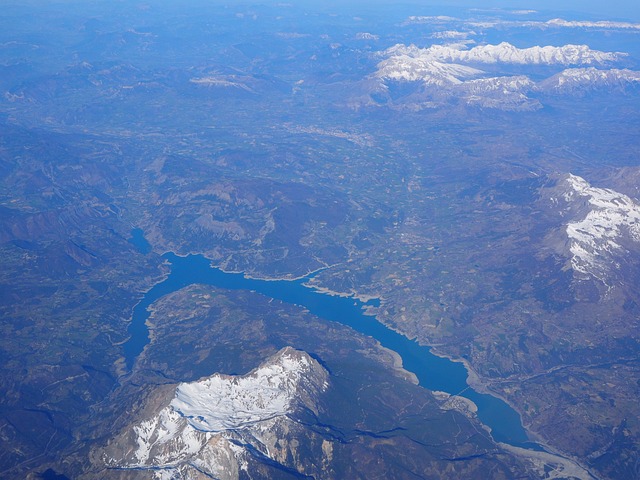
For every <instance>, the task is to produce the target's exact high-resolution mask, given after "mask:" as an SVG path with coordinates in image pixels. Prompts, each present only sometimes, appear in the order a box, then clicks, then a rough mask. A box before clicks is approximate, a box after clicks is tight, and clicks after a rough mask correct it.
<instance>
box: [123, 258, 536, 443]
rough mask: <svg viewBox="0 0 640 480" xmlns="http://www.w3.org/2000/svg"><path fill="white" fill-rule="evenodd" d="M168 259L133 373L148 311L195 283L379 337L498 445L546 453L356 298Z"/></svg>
mask: <svg viewBox="0 0 640 480" xmlns="http://www.w3.org/2000/svg"><path fill="white" fill-rule="evenodd" d="M165 258H166V259H167V260H168V261H169V262H170V263H171V273H170V274H169V276H168V277H167V279H166V280H164V281H163V282H161V283H159V284H157V285H155V286H154V287H153V288H151V290H149V291H148V292H147V293H146V294H145V296H144V297H143V299H142V300H141V301H140V303H138V305H136V307H135V308H134V311H133V319H132V322H131V325H130V328H129V333H130V334H131V338H130V340H129V341H128V342H127V343H125V344H124V353H125V358H126V363H127V367H128V368H129V370H130V369H131V368H132V367H133V364H134V363H135V360H136V358H137V357H138V355H139V354H140V353H141V352H142V350H143V348H144V347H145V345H147V344H148V343H149V332H148V329H147V326H146V324H145V321H146V320H147V318H148V317H149V312H148V310H147V307H149V305H151V304H152V303H153V302H154V301H156V300H158V299H159V298H161V297H163V296H164V295H167V294H169V293H171V292H174V291H176V290H179V289H181V288H183V287H186V286H187V285H191V284H195V283H200V284H207V285H213V286H216V287H219V288H225V289H231V290H252V291H255V292H258V293H260V294H262V295H265V296H268V297H271V298H275V299H278V300H281V301H283V302H286V303H290V304H294V305H300V306H304V307H305V308H307V309H308V310H309V311H310V312H311V313H313V314H314V315H316V316H318V317H320V318H323V319H325V320H329V321H333V322H338V323H341V324H343V325H347V326H349V327H352V328H353V329H354V330H357V331H358V332H360V333H363V334H365V335H368V336H371V337H373V338H375V339H376V340H378V341H379V342H380V343H381V344H382V345H383V346H384V347H386V348H389V349H391V350H393V351H395V352H397V353H398V354H399V355H400V356H401V357H402V361H403V365H404V368H405V369H407V370H409V371H411V372H413V373H415V374H416V376H417V377H418V380H419V382H420V385H421V386H423V387H425V388H428V389H429V390H440V391H443V392H447V393H450V394H455V395H461V396H464V397H466V398H469V399H470V400H472V401H473V402H474V403H475V404H476V405H477V406H478V417H479V418H480V420H481V421H482V422H483V423H484V424H485V425H488V426H489V427H491V430H492V435H493V437H494V439H495V440H497V441H499V442H505V443H509V444H511V445H516V446H521V447H526V448H533V449H541V447H540V446H539V445H537V444H535V443H533V442H530V441H529V438H528V436H527V434H526V432H525V430H524V428H523V427H522V423H521V420H520V416H519V415H518V413H517V412H516V411H515V410H513V409H512V408H511V407H510V406H509V405H507V404H506V403H505V402H504V401H502V400H500V399H499V398H496V397H493V396H491V395H487V394H482V393H478V392H476V391H475V390H473V389H472V388H470V387H469V386H468V385H467V382H466V380H467V371H466V369H465V368H464V366H463V365H462V364H461V363H458V362H452V361H451V360H448V359H446V358H442V357H438V356H436V355H434V354H432V353H431V351H430V349H429V348H428V347H424V346H420V345H419V344H418V343H417V342H415V341H413V340H409V339H408V338H407V337H404V336H402V335H400V334H398V333H396V332H394V331H393V330H391V329H389V328H387V327H386V326H384V325H383V324H381V323H380V322H378V321H377V320H376V318H375V317H373V316H370V315H365V313H364V307H365V305H366V304H365V303H363V302H361V301H359V300H357V299H354V298H347V297H338V296H332V295H327V294H323V293H320V292H318V291H316V290H314V289H313V288H309V287H307V286H305V285H304V282H305V280H306V279H303V280H295V281H287V280H275V281H273V280H256V279H250V278H246V277H245V276H244V275H243V274H241V273H225V272H223V271H222V270H220V269H217V268H212V267H211V266H210V263H209V261H208V260H207V259H206V258H204V257H203V256H201V255H189V256H187V257H178V256H176V255H174V254H173V253H168V254H166V255H165Z"/></svg>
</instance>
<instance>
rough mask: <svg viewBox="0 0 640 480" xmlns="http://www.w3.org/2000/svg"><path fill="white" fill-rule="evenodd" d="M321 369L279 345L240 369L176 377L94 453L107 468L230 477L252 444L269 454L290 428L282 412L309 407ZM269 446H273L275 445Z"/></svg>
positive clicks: (321, 383) (322, 384) (323, 382)
mask: <svg viewBox="0 0 640 480" xmlns="http://www.w3.org/2000/svg"><path fill="white" fill-rule="evenodd" d="M327 381H328V373H327V371H326V370H325V369H324V368H323V367H322V366H321V365H320V364H319V363H318V362H316V361H315V360H314V359H312V358H311V357H310V356H309V355H307V354H306V353H304V352H301V351H298V350H295V349H293V348H291V347H286V348H284V349H282V350H280V351H279V352H278V353H277V354H275V355H274V356H273V357H271V358H270V359H268V360H267V361H266V362H265V363H263V364H262V365H261V366H260V367H258V368H257V369H255V370H253V371H252V372H250V373H248V374H246V375H243V376H228V375H221V374H215V375H213V376H211V377H209V378H205V379H203V380H199V381H196V382H192V383H183V384H180V385H179V386H178V387H177V389H176V391H175V396H174V398H173V399H172V400H171V402H170V403H169V405H167V406H165V407H164V408H162V409H161V410H160V411H159V412H158V413H157V414H155V415H154V416H152V417H151V418H148V419H146V420H144V421H142V422H140V423H138V424H137V425H135V426H133V427H132V428H131V429H128V430H127V431H125V432H123V433H122V434H121V435H120V436H119V437H118V438H117V439H116V440H115V441H114V442H112V443H111V445H110V446H109V447H108V448H107V449H105V451H104V452H103V453H102V457H103V458H102V461H104V463H105V464H106V465H107V467H109V468H112V469H121V470H141V469H143V470H149V471H151V472H153V475H154V478H174V477H175V476H176V475H178V476H180V478H196V477H197V474H198V472H199V473H201V474H205V475H210V476H213V477H214V478H237V476H238V471H239V470H241V469H243V468H245V469H246V468H247V464H248V463H247V462H250V461H251V458H252V455H253V454H252V453H250V451H251V450H252V449H257V450H258V451H260V452H261V454H262V455H264V456H265V457H267V458H272V459H273V460H274V461H275V460H276V459H275V457H274V456H276V452H275V450H274V449H273V448H272V449H271V450H270V449H269V447H268V446H269V445H275V443H277V439H278V438H280V437H281V434H278V433H277V432H278V431H282V430H284V431H291V430H295V429H296V425H295V422H294V421H293V420H291V419H290V418H289V417H288V415H289V414H291V413H292V412H294V411H296V410H298V409H300V408H305V409H309V410H311V411H314V410H315V409H316V398H317V397H318V396H319V395H320V393H321V392H323V391H324V390H325V389H326V388H327V386H328V383H327ZM276 450H277V449H276Z"/></svg>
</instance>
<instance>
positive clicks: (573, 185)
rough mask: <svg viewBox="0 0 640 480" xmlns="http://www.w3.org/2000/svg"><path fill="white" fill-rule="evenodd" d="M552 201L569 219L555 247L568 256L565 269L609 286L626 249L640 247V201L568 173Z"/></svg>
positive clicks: (580, 277) (558, 186)
mask: <svg viewBox="0 0 640 480" xmlns="http://www.w3.org/2000/svg"><path fill="white" fill-rule="evenodd" d="M551 201H552V203H553V204H554V205H556V206H557V207H559V208H560V211H559V213H560V215H562V216H563V217H564V218H566V219H567V220H568V221H566V222H564V225H563V227H562V232H561V233H562V236H563V237H564V242H563V243H562V244H561V245H559V246H557V250H558V251H559V253H561V254H563V255H564V256H566V257H568V262H567V268H571V269H572V270H573V272H574V275H577V277H578V278H579V279H589V278H595V279H598V280H600V281H602V282H603V283H604V284H605V285H609V283H610V281H609V277H610V276H611V275H612V274H614V273H615V271H616V270H617V269H619V268H620V264H621V262H622V261H623V259H624V258H625V257H627V256H628V255H629V254H630V251H629V249H634V250H635V249H636V248H637V247H640V204H638V203H637V202H636V201H635V200H633V199H631V198H630V197H628V196H627V195H624V194H622V193H619V192H616V191H615V190H611V189H608V188H597V187H593V186H591V185H590V184H589V183H588V182H587V181H586V180H584V179H583V178H581V177H578V176H576V175H571V174H569V175H566V176H565V177H564V178H563V179H561V180H560V181H559V182H558V184H557V186H556V187H555V188H554V189H553V196H552V197H551Z"/></svg>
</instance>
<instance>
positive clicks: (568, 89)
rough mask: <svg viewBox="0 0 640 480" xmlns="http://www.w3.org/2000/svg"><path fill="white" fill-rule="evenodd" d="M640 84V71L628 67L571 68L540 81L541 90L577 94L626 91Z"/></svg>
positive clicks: (539, 87)
mask: <svg viewBox="0 0 640 480" xmlns="http://www.w3.org/2000/svg"><path fill="white" fill-rule="evenodd" d="M633 86H640V72H637V71H634V70H628V69H615V68H614V69H609V70H600V69H597V68H594V67H588V68H569V69H566V70H563V71H562V72H560V73H558V74H556V75H554V76H552V77H549V78H547V79H546V80H543V81H542V82H539V83H538V85H537V87H538V89H539V90H541V91H545V92H553V93H562V94H575V93H583V92H586V91H590V90H596V89H607V90H616V91H625V90H626V89H627V88H629V87H633Z"/></svg>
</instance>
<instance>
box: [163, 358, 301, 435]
mask: <svg viewBox="0 0 640 480" xmlns="http://www.w3.org/2000/svg"><path fill="white" fill-rule="evenodd" d="M311 362H312V359H311V358H310V357H309V356H307V355H303V354H301V353H300V352H298V351H296V350H294V349H292V348H287V349H285V350H284V351H282V352H281V354H280V355H278V356H277V357H275V358H274V360H273V361H272V362H270V363H268V364H264V365H262V366H261V367H260V368H258V369H256V370H254V371H253V372H252V373H250V374H248V375H245V376H240V377H233V376H227V375H220V374H216V375H213V376H211V377H209V378H206V379H204V380H200V381H197V382H192V383H182V384H180V386H178V388H177V390H176V396H175V398H174V399H173V401H172V402H171V405H170V408H172V409H173V410H175V411H176V412H177V413H178V414H180V416H182V417H184V418H185V419H186V420H187V422H188V423H189V425H191V426H192V427H193V428H195V429H197V430H200V431H203V432H220V431H223V430H230V429H238V428H244V427H247V426H249V425H251V424H253V423H256V422H260V421H264V420H267V419H269V418H273V417H276V416H279V415H285V414H287V413H289V412H290V411H291V409H292V408H293V406H294V402H295V400H296V398H297V389H298V387H299V386H300V384H301V383H302V379H303V378H304V376H305V375H307V374H308V373H309V371H310V370H311V367H312V364H311Z"/></svg>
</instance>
